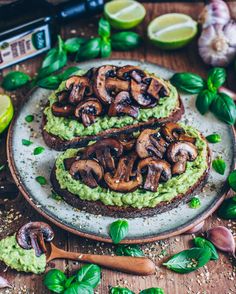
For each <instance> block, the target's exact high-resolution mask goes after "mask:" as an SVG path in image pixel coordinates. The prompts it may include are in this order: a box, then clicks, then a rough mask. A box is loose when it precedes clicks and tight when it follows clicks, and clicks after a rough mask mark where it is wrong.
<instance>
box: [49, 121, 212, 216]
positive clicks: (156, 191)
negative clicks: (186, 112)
mask: <svg viewBox="0 0 236 294" xmlns="http://www.w3.org/2000/svg"><path fill="white" fill-rule="evenodd" d="M210 161H211V159H210V152H209V148H208V144H207V142H206V140H205V138H204V137H203V136H202V134H201V133H200V132H199V131H198V130H196V129H195V128H193V127H190V126H185V125H183V124H177V123H174V122H169V123H166V124H163V125H161V126H159V127H158V128H146V129H144V130H143V131H139V132H136V133H133V134H123V135H121V136H113V137H111V138H102V139H98V140H97V141H95V142H92V143H91V144H89V145H88V146H87V147H85V148H79V149H68V150H67V151H65V152H64V153H63V154H61V155H60V156H59V157H58V158H57V160H56V163H55V166H54V168H53V170H52V173H51V182H52V185H53V188H54V190H55V192H56V193H58V194H59V195H60V196H62V197H63V198H64V200H65V201H66V202H68V203H69V204H71V205H72V206H73V207H76V208H78V209H82V210H86V211H88V212H91V213H95V214H102V215H110V216H121V217H135V216H145V215H153V214H155V213H160V212H164V211H166V210H169V209H171V208H174V207H176V206H177V205H179V204H180V203H181V202H187V201H188V200H189V199H190V198H191V197H192V195H193V194H196V193H198V192H199V190H200V189H201V188H202V187H203V185H204V184H205V181H206V180H207V176H208V173H209V167H210Z"/></svg>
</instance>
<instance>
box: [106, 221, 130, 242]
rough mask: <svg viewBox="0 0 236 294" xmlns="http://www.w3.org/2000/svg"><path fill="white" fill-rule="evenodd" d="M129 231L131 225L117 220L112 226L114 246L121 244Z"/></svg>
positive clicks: (111, 232)
mask: <svg viewBox="0 0 236 294" xmlns="http://www.w3.org/2000/svg"><path fill="white" fill-rule="evenodd" d="M128 231H129V224H128V222H127V221H126V220H121V219H120V220H117V221H115V222H113V223H112V224H111V225H110V231H109V234H110V237H111V239H112V241H113V243H114V244H118V243H120V241H121V240H123V239H124V238H125V237H126V236H127V234H128Z"/></svg>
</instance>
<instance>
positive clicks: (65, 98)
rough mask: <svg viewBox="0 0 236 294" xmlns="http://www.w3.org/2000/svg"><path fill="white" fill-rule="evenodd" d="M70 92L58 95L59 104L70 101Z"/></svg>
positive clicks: (66, 91)
mask: <svg viewBox="0 0 236 294" xmlns="http://www.w3.org/2000/svg"><path fill="white" fill-rule="evenodd" d="M69 94H70V92H69V91H68V90H62V91H60V92H57V93H56V96H57V99H58V102H60V103H64V102H67V101H68V98H69Z"/></svg>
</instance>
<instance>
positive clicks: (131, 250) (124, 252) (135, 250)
mask: <svg viewBox="0 0 236 294" xmlns="http://www.w3.org/2000/svg"><path fill="white" fill-rule="evenodd" d="M115 253H116V255H119V256H144V253H143V251H142V249H141V248H140V247H139V246H138V245H118V246H117V247H116V249H115Z"/></svg>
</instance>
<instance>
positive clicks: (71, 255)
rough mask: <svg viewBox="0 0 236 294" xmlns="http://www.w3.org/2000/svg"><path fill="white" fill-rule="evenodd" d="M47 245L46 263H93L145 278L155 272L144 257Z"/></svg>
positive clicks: (153, 267) (150, 263)
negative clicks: (94, 252) (96, 252)
mask: <svg viewBox="0 0 236 294" xmlns="http://www.w3.org/2000/svg"><path fill="white" fill-rule="evenodd" d="M47 244H49V246H48V247H50V248H49V250H48V249H46V257H47V262H49V261H51V260H53V259H64V258H65V259H72V260H78V261H81V262H88V263H95V264H97V265H100V266H103V267H107V268H110V269H113V270H118V271H121V272H126V273H130V274H135V275H142V276H147V275H152V274H153V273H154V272H155V264H154V263H153V262H152V261H151V260H150V259H148V258H146V257H131V256H110V255H98V254H84V253H78V252H70V251H65V250H62V249H60V248H58V247H56V246H55V245H54V244H53V243H47ZM41 245H43V244H41ZM44 246H45V244H44Z"/></svg>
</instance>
